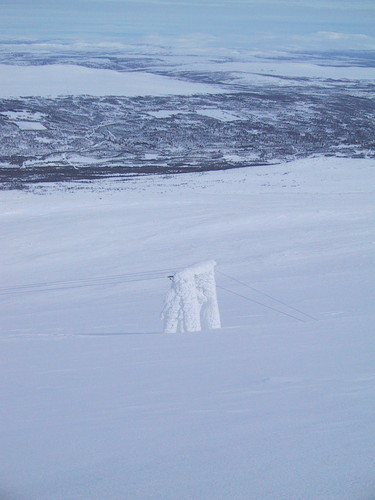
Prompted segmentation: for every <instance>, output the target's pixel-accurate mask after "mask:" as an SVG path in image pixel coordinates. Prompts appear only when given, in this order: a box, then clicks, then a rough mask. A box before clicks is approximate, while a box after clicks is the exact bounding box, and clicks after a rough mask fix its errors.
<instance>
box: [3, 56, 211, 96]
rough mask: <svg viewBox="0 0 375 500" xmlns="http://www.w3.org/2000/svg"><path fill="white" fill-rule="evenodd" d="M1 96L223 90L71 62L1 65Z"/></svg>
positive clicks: (192, 92) (145, 73) (100, 94)
mask: <svg viewBox="0 0 375 500" xmlns="http://www.w3.org/2000/svg"><path fill="white" fill-rule="evenodd" d="M0 76H1V80H0V97H18V96H51V97H53V96H59V95H92V96H102V95H116V96H129V97H131V96H141V95H154V96H164V95H189V94H209V93H216V92H220V88H219V87H216V86H212V85H205V84H203V83H191V82H184V81H181V80H177V79H175V78H170V77H167V76H161V75H154V74H152V73H148V72H144V71H143V72H129V71H126V72H119V71H113V70H108V69H92V68H85V67H83V66H75V65H71V64H53V65H48V64H46V65H42V66H17V65H7V64H0Z"/></svg>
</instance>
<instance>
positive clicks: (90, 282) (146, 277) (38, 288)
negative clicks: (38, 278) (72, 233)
mask: <svg viewBox="0 0 375 500" xmlns="http://www.w3.org/2000/svg"><path fill="white" fill-rule="evenodd" d="M166 271H167V272H171V270H170V269H168V270H166ZM155 274H161V276H155ZM123 276H128V279H124V278H123ZM137 276H139V277H137ZM129 278H130V279H129ZM164 278H165V272H164V271H157V272H154V273H132V274H129V275H112V276H103V277H100V278H88V279H87V280H70V281H51V282H44V283H31V284H29V285H19V286H15V287H8V288H6V287H4V288H1V289H0V296H2V295H13V294H21V293H30V292H46V291H53V290H66V289H72V288H85V287H91V286H104V285H114V284H121V283H134V282H139V281H150V280H155V279H164Z"/></svg>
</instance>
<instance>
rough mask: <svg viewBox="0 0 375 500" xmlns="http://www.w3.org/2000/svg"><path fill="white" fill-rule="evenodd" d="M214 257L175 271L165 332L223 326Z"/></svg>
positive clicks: (165, 310) (165, 312)
mask: <svg viewBox="0 0 375 500" xmlns="http://www.w3.org/2000/svg"><path fill="white" fill-rule="evenodd" d="M215 265H216V262H215V261H213V260H210V261H207V262H202V263H199V264H195V265H193V266H191V267H187V268H185V269H183V270H182V271H179V272H178V273H176V274H175V275H174V277H173V280H172V285H171V289H170V290H169V292H168V294H167V296H166V298H165V302H164V308H163V312H162V319H163V320H164V333H176V332H199V331H200V330H202V328H203V329H213V328H220V327H221V323H220V313H219V307H218V303H217V296H216V282H215V274H214V267H215Z"/></svg>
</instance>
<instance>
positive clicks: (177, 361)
mask: <svg viewBox="0 0 375 500" xmlns="http://www.w3.org/2000/svg"><path fill="white" fill-rule="evenodd" d="M374 177H375V168H374V162H373V161H371V160H348V159H337V158H335V159H334V158H330V159H329V158H326V159H324V158H316V159H308V160H303V161H296V162H293V163H289V164H285V165H278V166H273V167H264V168H260V167H259V168H252V169H239V170H232V171H221V172H209V173H205V174H184V175H179V176H170V177H162V176H155V177H148V178H138V179H136V180H133V181H132V180H129V181H127V182H119V183H117V184H116V182H114V180H111V181H102V182H97V183H94V184H87V183H82V184H76V185H75V189H72V185H71V184H66V185H64V184H60V185H58V186H53V185H51V186H48V187H47V188H43V189H42V188H40V189H39V190H37V191H36V192H34V193H33V192H21V191H14V192H2V193H1V228H2V238H1V256H2V260H1V283H2V287H1V291H0V293H1V295H0V299H1V302H0V314H1V323H2V326H1V353H2V362H1V380H2V389H1V402H0V408H1V419H2V425H1V438H0V448H1V450H2V458H1V467H0V470H1V472H0V478H1V479H0V484H1V487H0V497H1V498H4V499H9V500H11V499H17V500H31V499H38V500H57V499H59V500H78V499H85V500H94V499H97V500H99V499H100V500H102V499H111V500H119V499H129V500H137V499H139V500H147V499H155V500H156V499H158V500H159V499H163V500H176V499H179V500H180V499H181V500H182V499H186V500H193V499H194V500H195V499H212V500H218V499H225V500H227V499H236V500H248V499H254V500H255V499H256V500H258V499H262V500H291V499H301V500H302V499H303V500H309V499H319V500H323V499H324V500H334V499H337V500H371V499H372V498H374V495H375V477H374V467H373V463H374V461H373V457H374V447H375V432H374V420H375V358H374V347H373V346H374V334H375V332H374V316H375V315H374V302H373V299H374V293H373V278H374V271H375V269H374V267H375V266H374V244H375V234H374V213H375V211H374V208H375V207H374V203H375V197H374V185H375V184H374V180H375V179H374ZM210 258H213V259H215V260H216V261H217V263H218V265H217V275H216V277H217V283H218V286H219V288H218V295H219V296H218V299H219V305H220V310H221V319H222V328H221V329H219V330H213V331H204V332H201V333H195V334H170V335H168V334H162V333H160V332H161V330H162V324H161V321H160V318H159V313H160V311H161V308H162V303H163V299H164V296H165V293H166V291H167V290H168V288H169V285H170V281H169V280H168V278H167V276H168V274H170V273H171V272H173V271H175V270H177V269H181V268H182V267H184V266H186V265H189V264H192V263H194V262H198V261H201V260H206V259H210ZM143 273H144V274H143ZM221 273H224V274H221ZM228 276H231V277H232V278H235V279H237V280H240V281H242V282H243V283H244V284H241V283H239V282H238V281H234V280H233V279H231V278H228ZM154 278H155V279H154ZM143 279H144V281H141V280H143ZM246 285H248V286H251V287H253V288H256V289H257V290H259V291H261V292H263V293H265V294H267V296H265V295H262V294H260V293H259V292H257V291H255V290H254V289H250V288H248V287H247V286H246ZM233 292H234V293H236V294H238V295H242V296H243V297H247V298H248V299H251V300H255V301H257V303H256V302H249V301H248V300H246V299H245V298H243V297H240V296H238V295H234V293H233ZM271 297H272V298H271ZM273 298H276V299H278V300H279V301H281V302H282V303H280V302H276V301H275V300H274V299H273ZM260 303H261V304H264V305H265V306H268V307H271V308H272V309H269V308H266V307H264V306H263V305H261V304H260ZM286 304H288V305H289V306H292V307H293V308H294V309H291V308H290V307H287V305H286ZM275 309H277V310H279V311H281V312H282V313H280V312H277V311H276V310H275ZM296 309H297V310H298V311H297V310H296ZM284 313H286V314H289V316H287V315H285V314H284ZM303 313H305V314H307V315H309V316H306V315H305V314H303Z"/></svg>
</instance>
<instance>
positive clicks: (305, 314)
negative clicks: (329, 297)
mask: <svg viewBox="0 0 375 500" xmlns="http://www.w3.org/2000/svg"><path fill="white" fill-rule="evenodd" d="M217 272H218V273H219V274H221V275H222V276H225V277H226V278H229V279H231V280H233V281H236V282H237V283H240V284H241V285H243V286H245V287H247V288H249V289H250V290H253V291H254V292H257V293H260V294H261V295H264V296H265V297H268V298H269V299H271V300H274V301H275V302H278V303H279V304H282V305H283V306H285V307H289V309H292V310H293V311H296V312H298V313H300V314H303V315H304V316H306V317H307V318H310V319H313V320H316V318H314V316H311V315H310V314H307V313H305V312H304V311H301V310H300V309H297V308H296V307H293V306H291V305H289V304H287V303H286V302H283V301H282V300H279V299H276V298H275V297H272V295H269V294H268V293H265V292H262V290H258V288H255V287H253V286H250V285H248V284H247V283H245V282H243V281H241V280H239V279H237V278H234V277H233V276H229V274H225V273H223V272H222V271H217Z"/></svg>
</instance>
